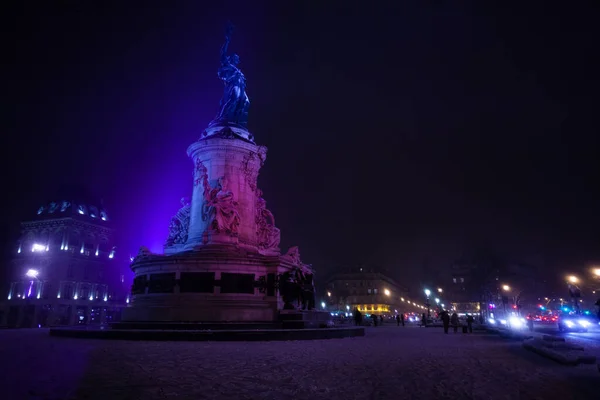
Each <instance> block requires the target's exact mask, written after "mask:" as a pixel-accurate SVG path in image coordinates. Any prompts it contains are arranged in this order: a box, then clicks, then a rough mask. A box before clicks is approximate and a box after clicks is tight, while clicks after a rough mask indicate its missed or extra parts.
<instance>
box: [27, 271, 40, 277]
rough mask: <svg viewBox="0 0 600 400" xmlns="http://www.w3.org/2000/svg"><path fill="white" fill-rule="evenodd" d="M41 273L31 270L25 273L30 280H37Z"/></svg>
mask: <svg viewBox="0 0 600 400" xmlns="http://www.w3.org/2000/svg"><path fill="white" fill-rule="evenodd" d="M39 273H40V271H38V270H37V269H29V270H27V272H26V273H25V276H27V277H28V278H37V276H38V275H39Z"/></svg>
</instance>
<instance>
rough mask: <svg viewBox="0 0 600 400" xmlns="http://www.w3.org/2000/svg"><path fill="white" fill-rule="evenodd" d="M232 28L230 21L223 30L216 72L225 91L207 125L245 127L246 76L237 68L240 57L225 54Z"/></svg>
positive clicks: (246, 111)
mask: <svg viewBox="0 0 600 400" xmlns="http://www.w3.org/2000/svg"><path fill="white" fill-rule="evenodd" d="M233 28H234V27H233V25H232V24H231V22H230V23H228V24H227V28H226V30H225V43H224V44H223V46H222V47H221V67H220V68H219V72H218V76H219V79H221V80H222V81H223V83H224V84H225V91H224V92H223V97H222V98H221V104H220V109H219V113H218V114H217V116H216V118H215V119H214V120H213V121H212V122H211V123H210V125H209V126H216V125H225V126H236V127H239V128H243V129H247V125H248V107H249V106H250V100H249V99H248V95H247V94H246V77H245V76H244V74H243V73H242V71H241V70H240V69H239V68H238V64H239V62H240V57H239V56H238V55H237V54H235V53H233V54H230V55H227V50H228V48H229V43H230V42H231V34H232V33H233Z"/></svg>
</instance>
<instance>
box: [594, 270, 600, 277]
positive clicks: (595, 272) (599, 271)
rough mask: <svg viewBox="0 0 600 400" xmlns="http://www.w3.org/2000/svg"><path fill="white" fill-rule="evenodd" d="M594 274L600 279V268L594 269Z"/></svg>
mask: <svg viewBox="0 0 600 400" xmlns="http://www.w3.org/2000/svg"><path fill="white" fill-rule="evenodd" d="M592 272H593V273H594V275H596V276H598V277H600V268H594V269H593V270H592Z"/></svg>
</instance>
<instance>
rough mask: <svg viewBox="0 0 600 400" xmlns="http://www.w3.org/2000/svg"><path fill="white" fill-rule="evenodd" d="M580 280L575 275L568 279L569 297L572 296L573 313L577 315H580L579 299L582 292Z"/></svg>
mask: <svg viewBox="0 0 600 400" xmlns="http://www.w3.org/2000/svg"><path fill="white" fill-rule="evenodd" d="M578 282H579V279H578V278H577V277H576V276H575V275H570V276H568V277H567V286H568V287H569V295H571V301H572V302H573V311H575V314H579V303H578V302H577V299H578V298H579V297H581V290H580V289H579V287H578V286H577V283H578Z"/></svg>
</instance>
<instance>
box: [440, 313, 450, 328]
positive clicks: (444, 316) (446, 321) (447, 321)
mask: <svg viewBox="0 0 600 400" xmlns="http://www.w3.org/2000/svg"><path fill="white" fill-rule="evenodd" d="M441 317H442V323H443V324H444V333H448V328H449V327H450V315H448V311H442V315H441Z"/></svg>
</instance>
